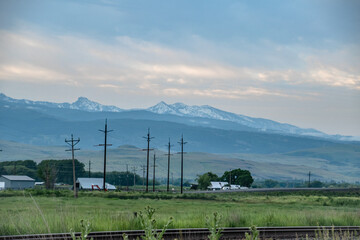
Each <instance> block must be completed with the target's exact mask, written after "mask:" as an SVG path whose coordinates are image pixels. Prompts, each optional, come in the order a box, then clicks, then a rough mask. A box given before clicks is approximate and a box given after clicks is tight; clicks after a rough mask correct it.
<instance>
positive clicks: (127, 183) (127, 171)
mask: <svg viewBox="0 0 360 240" xmlns="http://www.w3.org/2000/svg"><path fill="white" fill-rule="evenodd" d="M128 174H129V168H128V164H126V191H129V181H128Z"/></svg>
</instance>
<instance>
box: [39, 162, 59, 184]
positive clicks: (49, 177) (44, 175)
mask: <svg viewBox="0 0 360 240" xmlns="http://www.w3.org/2000/svg"><path fill="white" fill-rule="evenodd" d="M56 175H57V168H56V164H55V163H54V160H44V161H42V162H41V163H40V164H39V165H38V176H39V177H40V178H41V179H42V180H43V181H44V182H45V187H46V189H54V185H55V181H56Z"/></svg>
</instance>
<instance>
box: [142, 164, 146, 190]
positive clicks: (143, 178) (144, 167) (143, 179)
mask: <svg viewBox="0 0 360 240" xmlns="http://www.w3.org/2000/svg"><path fill="white" fill-rule="evenodd" d="M141 168H142V171H143V177H142V182H143V188H144V183H145V169H146V166H145V165H141Z"/></svg>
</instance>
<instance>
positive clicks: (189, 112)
mask: <svg viewBox="0 0 360 240" xmlns="http://www.w3.org/2000/svg"><path fill="white" fill-rule="evenodd" d="M0 101H1V102H3V103H6V102H7V103H13V104H18V105H23V106H26V107H27V108H29V109H38V110H41V109H42V108H54V109H70V110H79V111H84V112H108V113H110V112H111V113H119V112H137V111H139V110H141V109H130V110H125V109H121V108H118V107H116V106H107V105H102V104H99V103H97V102H94V101H91V100H89V99H87V98H86V97H79V98H78V99H77V100H76V101H75V102H73V103H52V102H45V101H31V100H26V99H13V98H10V97H8V96H6V95H5V94H3V93H0ZM142 110H144V111H149V112H152V113H156V114H161V115H174V116H181V117H186V118H201V119H203V121H200V123H199V124H198V125H202V126H205V127H215V128H224V129H228V128H226V127H222V126H219V124H211V122H208V121H206V120H217V121H223V124H224V125H226V124H237V125H239V126H238V128H239V127H240V126H241V127H242V129H247V130H249V131H259V132H270V133H280V134H288V135H300V136H314V137H320V138H326V139H332V140H341V141H354V140H360V138H358V137H353V136H342V135H328V134H326V133H323V132H321V131H318V130H316V129H313V128H307V129H305V128H299V127H296V126H294V125H291V124H286V123H279V122H276V121H272V120H269V119H264V118H253V117H248V116H245V115H240V114H235V113H231V112H226V111H222V110H220V109H217V108H214V107H211V106H208V105H203V106H189V105H186V104H183V103H174V104H167V103H165V102H163V101H161V102H160V103H158V104H156V105H155V106H152V107H149V108H147V109H142ZM190 121H191V120H190ZM193 122H194V123H196V122H199V121H195V120H193ZM218 123H219V122H218ZM244 127H245V128H244ZM246 127H247V128H246ZM235 130H237V129H235Z"/></svg>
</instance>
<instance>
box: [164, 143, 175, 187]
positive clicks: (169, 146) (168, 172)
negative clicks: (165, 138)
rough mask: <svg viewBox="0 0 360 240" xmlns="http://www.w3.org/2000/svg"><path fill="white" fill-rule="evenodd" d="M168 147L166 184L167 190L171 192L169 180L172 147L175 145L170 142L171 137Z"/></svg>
mask: <svg viewBox="0 0 360 240" xmlns="http://www.w3.org/2000/svg"><path fill="white" fill-rule="evenodd" d="M166 146H167V147H168V153H167V154H165V155H167V156H168V171H167V185H166V191H167V192H169V182H170V155H172V154H170V148H171V147H172V146H174V145H171V144H170V138H169V143H168V144H167V145H166Z"/></svg>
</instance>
